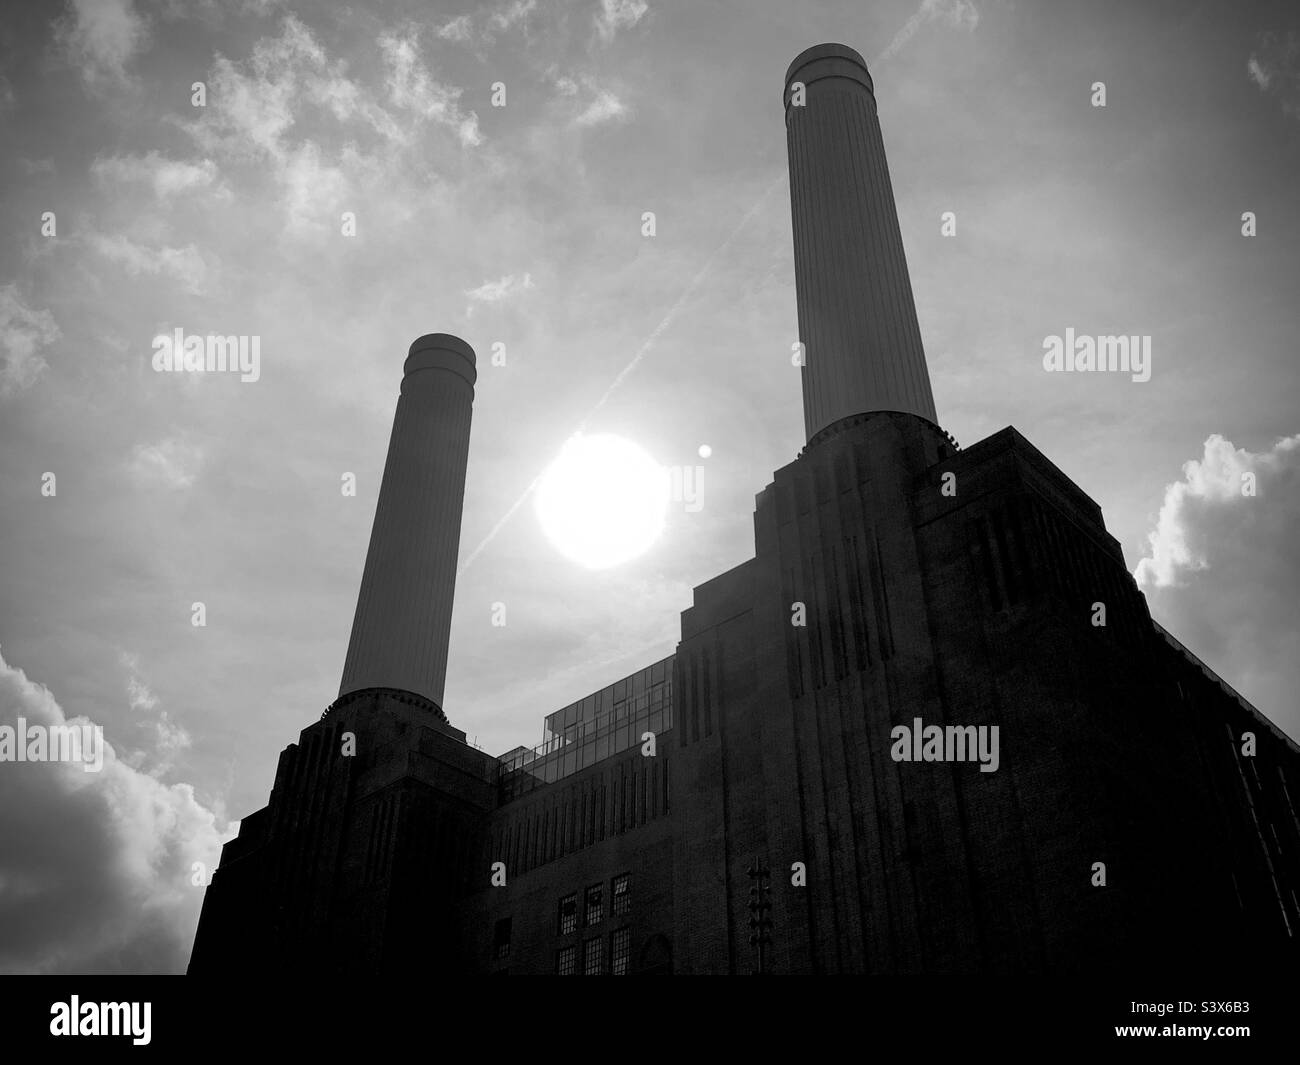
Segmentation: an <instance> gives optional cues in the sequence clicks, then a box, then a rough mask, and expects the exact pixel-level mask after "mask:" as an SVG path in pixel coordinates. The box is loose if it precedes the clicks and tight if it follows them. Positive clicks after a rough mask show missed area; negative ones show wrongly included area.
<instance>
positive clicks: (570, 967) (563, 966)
mask: <svg viewBox="0 0 1300 1065" xmlns="http://www.w3.org/2000/svg"><path fill="white" fill-rule="evenodd" d="M555 972H556V974H557V975H558V976H576V975H577V973H578V948H577V945H576V944H575V945H574V946H572V947H561V948H560V949H559V950H558V951H557V952H556V954H555Z"/></svg>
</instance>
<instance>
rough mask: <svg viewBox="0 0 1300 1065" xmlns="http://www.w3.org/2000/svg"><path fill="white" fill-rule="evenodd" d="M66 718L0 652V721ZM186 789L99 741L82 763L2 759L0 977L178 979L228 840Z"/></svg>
mask: <svg viewBox="0 0 1300 1065" xmlns="http://www.w3.org/2000/svg"><path fill="white" fill-rule="evenodd" d="M19 717H22V718H24V719H25V720H26V721H27V723H28V725H29V726H30V725H33V724H40V725H44V726H56V725H60V726H61V725H65V724H69V723H72V724H83V725H84V724H92V722H91V721H90V720H89V719H87V718H84V717H78V718H74V719H72V720H71V722H70V721H69V719H68V718H67V716H66V715H65V714H64V712H63V710H62V708H61V707H60V706H59V704H58V703H57V702H56V701H55V698H54V695H53V694H52V693H51V692H50V691H49V689H48V688H45V687H43V686H42V685H39V684H36V683H34V682H33V681H31V680H29V679H28V678H27V676H26V675H25V674H24V673H23V672H22V670H20V669H17V668H15V667H13V666H11V665H10V664H8V663H7V662H6V661H5V660H4V658H3V657H2V656H0V723H3V724H7V725H11V726H13V725H16V723H17V719H18V718H19ZM217 823H218V816H217V814H216V813H215V812H214V811H212V810H210V809H208V808H207V807H205V806H204V805H203V804H202V803H200V802H199V801H198V800H197V799H196V798H195V795H194V789H193V788H192V787H191V786H190V785H189V784H164V783H163V782H162V781H160V780H158V779H157V778H156V777H154V776H151V775H149V774H147V773H142V772H140V771H139V770H137V769H135V768H133V767H131V766H130V765H128V764H126V763H125V762H124V761H122V760H121V759H120V758H119V757H118V755H117V752H116V750H115V749H114V748H113V747H112V745H111V744H109V743H107V742H106V743H105V745H104V764H103V768H102V769H101V770H100V772H98V773H93V772H86V771H85V769H84V768H83V767H82V766H81V765H80V764H75V763H61V762H5V763H3V764H0V972H5V973H77V974H82V973H85V974H95V973H149V972H161V973H180V972H183V971H184V969H185V966H186V964H187V962H188V958H189V952H190V946H191V944H192V942H193V939H194V928H195V925H196V924H197V922H198V914H199V908H200V906H201V905H202V899H203V890H202V888H201V887H196V886H194V885H193V884H192V882H191V880H192V877H193V875H194V873H193V866H194V863H195V862H201V863H202V864H203V866H204V867H205V868H206V869H207V870H208V871H211V870H212V869H213V868H214V867H215V865H216V862H217V859H218V857H219V854H220V850H221V844H222V843H223V841H224V840H225V839H229V838H231V836H232V835H233V827H234V826H227V828H226V831H225V832H224V833H223V832H221V831H219V830H218V828H217Z"/></svg>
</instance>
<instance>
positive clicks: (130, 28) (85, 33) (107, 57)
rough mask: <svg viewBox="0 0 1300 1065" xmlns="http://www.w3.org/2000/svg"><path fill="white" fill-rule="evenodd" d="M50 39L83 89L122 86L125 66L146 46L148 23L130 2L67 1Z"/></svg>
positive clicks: (129, 0)
mask: <svg viewBox="0 0 1300 1065" xmlns="http://www.w3.org/2000/svg"><path fill="white" fill-rule="evenodd" d="M54 39H55V41H56V43H57V44H58V45H59V46H60V47H61V48H62V50H63V54H64V56H65V58H66V59H67V60H68V62H69V63H71V64H72V65H73V66H75V67H77V68H78V69H79V70H80V71H81V76H82V78H83V79H84V80H85V82H86V84H87V85H97V84H99V83H102V82H104V81H116V82H125V81H126V80H127V73H126V67H127V64H128V63H130V62H131V60H132V59H134V58H135V57H136V56H137V55H139V54H140V52H142V51H143V50H144V48H145V46H146V45H147V44H148V42H149V23H148V21H147V20H146V19H145V18H144V17H143V16H142V15H140V14H139V12H137V11H136V10H135V7H134V5H133V4H132V3H131V0H71V2H70V3H69V4H68V8H67V10H66V11H65V12H64V14H63V15H62V16H61V17H60V18H59V19H57V20H56V21H55V23H54Z"/></svg>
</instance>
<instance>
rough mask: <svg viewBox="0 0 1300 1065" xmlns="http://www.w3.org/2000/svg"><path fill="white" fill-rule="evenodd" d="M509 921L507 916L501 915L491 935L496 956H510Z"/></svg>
mask: <svg viewBox="0 0 1300 1065" xmlns="http://www.w3.org/2000/svg"><path fill="white" fill-rule="evenodd" d="M510 921H511V919H510V918H509V917H502V918H501V920H499V921H498V922H497V926H496V932H495V933H494V934H493V936H492V945H493V947H494V948H495V950H494V953H495V954H496V956H497V957H498V958H508V957H510Z"/></svg>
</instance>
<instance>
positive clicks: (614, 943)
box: [609, 928, 632, 976]
mask: <svg viewBox="0 0 1300 1065" xmlns="http://www.w3.org/2000/svg"><path fill="white" fill-rule="evenodd" d="M631 956H632V929H630V928H620V929H619V930H618V931H617V932H614V933H613V934H612V935H611V936H610V937H609V972H610V975H611V976H626V975H627V960H628V958H630V957H631Z"/></svg>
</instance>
